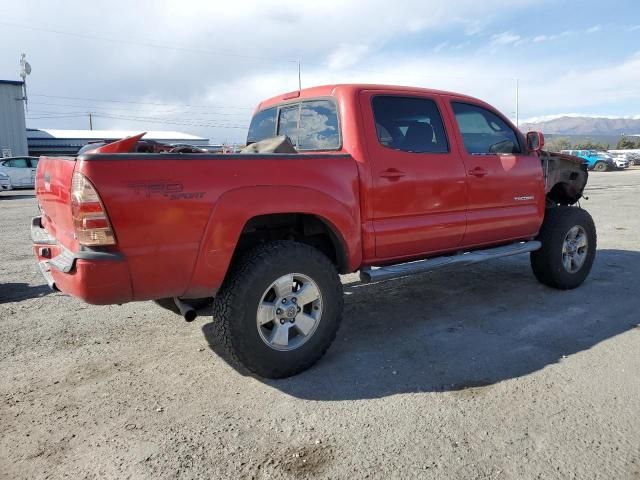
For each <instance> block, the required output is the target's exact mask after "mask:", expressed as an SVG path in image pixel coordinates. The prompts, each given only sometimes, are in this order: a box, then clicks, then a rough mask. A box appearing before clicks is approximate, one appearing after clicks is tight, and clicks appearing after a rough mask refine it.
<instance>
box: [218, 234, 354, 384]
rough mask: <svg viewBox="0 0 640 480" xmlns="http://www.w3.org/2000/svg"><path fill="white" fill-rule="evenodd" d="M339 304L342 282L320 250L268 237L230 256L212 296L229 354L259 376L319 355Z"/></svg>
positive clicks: (287, 372)
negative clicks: (240, 254) (241, 253)
mask: <svg viewBox="0 0 640 480" xmlns="http://www.w3.org/2000/svg"><path fill="white" fill-rule="evenodd" d="M342 306H343V298H342V283H341V282H340V277H339V276H338V272H337V271H336V268H335V266H334V265H333V264H332V263H331V261H330V260H329V259H328V258H327V257H326V256H325V255H323V254H322V253H321V252H320V251H318V250H316V249H315V248H313V247H310V246H309V245H305V244H301V243H297V242H291V241H277V242H272V243H268V244H265V245H261V246H259V247H257V248H255V249H254V250H252V251H250V252H248V253H247V254H246V255H244V257H243V258H241V259H240V260H239V261H238V262H236V265H235V266H234V268H233V269H232V271H231V272H230V273H229V275H228V277H227V279H226V280H225V283H224V285H223V286H222V288H221V289H220V292H218V295H217V296H216V298H215V300H214V303H213V316H214V332H215V335H216V336H217V337H218V340H219V341H220V343H222V344H223V345H224V347H225V349H226V350H227V352H228V354H229V356H230V357H231V360H232V361H234V362H236V363H239V364H242V365H243V366H244V367H246V368H247V369H249V370H251V371H252V372H254V373H256V374H258V375H260V376H263V377H267V378H282V377H288V376H291V375H295V374H297V373H300V372H302V371H303V370H306V369H307V368H309V367H310V366H312V365H313V364H314V363H315V362H317V361H318V360H319V359H320V358H321V357H322V356H323V355H324V353H325V352H326V351H327V349H328V348H329V346H330V345H331V343H332V342H333V340H334V338H335V336H336V333H337V331H338V328H339V326H340V321H341V318H342Z"/></svg>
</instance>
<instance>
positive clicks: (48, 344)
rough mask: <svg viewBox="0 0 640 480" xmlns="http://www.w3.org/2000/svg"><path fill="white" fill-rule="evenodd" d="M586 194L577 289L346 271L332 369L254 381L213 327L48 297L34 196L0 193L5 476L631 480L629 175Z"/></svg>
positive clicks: (634, 218) (634, 317)
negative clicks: (585, 257)
mask: <svg viewBox="0 0 640 480" xmlns="http://www.w3.org/2000/svg"><path fill="white" fill-rule="evenodd" d="M587 196H588V197H589V200H584V201H583V202H582V204H583V206H584V207H586V208H587V209H588V210H589V211H590V212H591V213H592V215H593V216H594V218H595V221H596V225H597V228H598V234H599V238H598V241H599V245H598V247H599V251H598V255H597V258H596V262H595V265H594V268H593V271H592V273H591V276H590V277H589V278H588V280H587V282H586V283H585V284H584V286H582V287H581V288H579V289H577V290H574V291H570V292H560V291H555V290H552V289H549V288H546V287H544V286H542V285H540V284H538V283H537V282H536V281H535V279H534V277H533V275H532V273H531V270H530V268H529V263H528V262H529V261H528V258H527V256H520V257H513V258H509V259H504V260H497V261H493V262H491V263H485V264H478V265H476V266H473V267H471V268H465V269H461V270H450V271H438V272H433V273H430V274H426V275H422V276H419V277H414V278H411V279H404V280H398V281H389V282H383V283H378V284H372V285H359V284H358V283H357V281H356V278H355V276H347V277H344V282H345V284H346V288H345V291H346V297H345V304H346V305H345V316H344V323H343V326H342V329H341V330H340V332H339V334H338V338H337V339H336V342H335V344H334V345H333V347H332V348H331V349H330V350H329V352H328V354H327V355H326V357H325V358H324V359H323V360H322V361H321V362H320V363H319V364H318V365H317V366H315V367H314V368H312V369H311V370H309V371H307V372H305V373H303V374H301V375H299V376H297V377H294V378H290V379H286V380H279V381H265V380H262V379H259V378H254V377H252V376H248V375H246V374H244V373H243V372H238V371H236V370H235V369H233V368H231V367H230V366H229V365H228V364H227V362H226V361H225V360H224V358H222V357H221V356H219V354H218V351H219V345H216V344H215V343H214V342H213V340H211V338H212V335H211V328H210V323H209V322H210V321H211V318H210V317H208V316H207V315H203V316H202V317H200V318H198V319H197V320H196V321H195V322H194V323H192V324H187V323H185V322H184V321H182V320H181V319H180V318H179V317H177V316H175V315H173V314H171V313H169V312H167V311H164V310H162V309H160V308H159V307H157V306H155V305H154V304H152V303H151V302H145V303H132V304H128V305H124V306H105V307H96V306H90V305H85V304H83V303H82V302H79V301H77V300H75V299H73V298H69V297H65V296H63V295H60V294H55V293H52V292H50V291H49V290H48V288H47V287H46V285H44V281H43V279H42V278H41V277H40V274H39V273H38V271H37V267H36V264H35V261H34V259H33V257H32V254H31V247H30V238H29V222H30V217H31V216H33V215H34V214H35V213H36V204H35V200H34V198H33V192H31V191H18V192H11V193H4V194H0V242H1V243H2V245H3V250H2V253H1V254H0V255H1V257H0V258H1V262H0V275H1V276H0V373H1V377H0V399H1V404H0V429H1V431H2V436H1V439H0V478H11V479H13V478H29V479H39V478H63V477H70V478H117V479H122V478H154V479H163V478H172V479H173V478H207V479H208V478H220V479H236V478H256V479H266V478H284V479H288V478H354V479H356V478H358V479H359V478H384V479H388V478H495V479H503V478H504V479H507V478H508V479H529V478H544V479H554V478H559V479H560V478H562V479H564V478H579V479H588V478H602V479H616V480H622V479H636V480H637V479H640V400H639V398H640V381H639V380H638V372H639V371H640V328H639V325H638V323H639V322H640V314H639V312H638V310H639V307H640V301H639V300H638V281H639V279H640V238H639V237H638V233H639V232H640V216H639V215H638V212H639V210H638V198H639V196H640V169H634V170H629V171H624V172H610V173H601V174H593V175H592V176H591V178H590V182H589V189H588V192H587Z"/></svg>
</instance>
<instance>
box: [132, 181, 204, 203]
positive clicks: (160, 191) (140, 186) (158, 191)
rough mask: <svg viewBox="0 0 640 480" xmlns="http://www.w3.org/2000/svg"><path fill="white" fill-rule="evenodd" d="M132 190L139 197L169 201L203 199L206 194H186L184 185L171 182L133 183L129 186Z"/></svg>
mask: <svg viewBox="0 0 640 480" xmlns="http://www.w3.org/2000/svg"><path fill="white" fill-rule="evenodd" d="M127 187H129V188H132V189H133V190H134V191H135V192H136V193H137V194H138V195H144V196H145V197H147V198H151V195H162V196H163V197H167V198H168V199H169V200H190V199H197V198H203V197H204V194H205V193H206V192H185V191H184V187H183V186H182V183H180V182H173V181H171V180H158V181H151V182H146V181H140V182H132V183H129V184H128V185H127Z"/></svg>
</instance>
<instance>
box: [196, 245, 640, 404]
mask: <svg viewBox="0 0 640 480" xmlns="http://www.w3.org/2000/svg"><path fill="white" fill-rule="evenodd" d="M637 278H640V252H633V251H624V250H599V251H598V255H597V257H596V262H595V264H594V267H593V270H592V272H591V275H590V276H589V278H588V279H587V281H586V282H585V284H584V285H583V286H581V287H580V288H578V289H576V290H572V291H558V290H554V289H551V288H547V287H545V286H543V285H541V284H539V283H538V282H537V281H536V280H535V278H534V277H533V274H532V273H531V269H530V267H529V261H528V257H527V256H518V257H512V258H506V259H501V260H496V261H493V262H488V263H485V264H478V265H475V266H472V267H468V268H466V269H460V270H449V271H444V270H440V271H435V272H432V273H430V274H424V275H421V276H416V277H412V278H406V279H401V280H393V281H387V282H381V283H377V284H369V285H365V284H360V283H352V284H348V285H345V312H344V320H343V324H342V328H341V330H340V331H339V332H338V336H337V338H336V341H335V342H334V344H333V346H332V347H331V348H330V349H329V351H328V352H327V355H326V356H325V357H324V358H323V359H322V360H321V361H320V362H319V363H318V364H317V365H316V366H315V367H313V368H312V369H310V370H308V371H306V372H303V373H302V374H300V375H297V376H295V377H292V378H288V379H283V380H265V379H260V378H258V380H261V381H263V382H265V383H266V384H268V385H270V386H271V387H273V388H276V389H278V390H281V391H283V392H285V393H288V394H289V395H292V396H294V397H298V398H304V399H311V400H325V401H330V400H354V399H367V398H379V397H384V396H388V395H394V394H397V393H405V392H425V391H426V392H435V391H467V392H470V393H472V394H474V395H476V394H481V393H484V392H488V391H489V390H490V388H491V386H492V385H494V384H496V383H498V382H500V381H503V380H508V379H511V378H517V377H522V376H524V375H527V374H530V373H533V372H536V371H538V370H540V369H542V368H545V367H546V366H548V365H552V364H555V363H559V362H562V361H564V359H565V358H566V357H569V356H571V355H574V354H577V353H579V352H581V351H583V350H587V349H589V348H591V347H593V346H595V345H597V344H598V343H600V342H602V341H604V340H607V339H609V338H612V337H614V336H616V335H619V334H621V333H624V332H626V331H628V330H631V329H634V328H638V323H639V322H640V320H639V318H638V313H637V301H636V300H635V299H636V294H637V293H636V290H637V285H636V284H635V283H636V282H637ZM203 332H204V335H205V337H206V338H207V339H208V340H209V343H210V346H211V348H212V349H213V350H214V351H215V352H216V353H218V354H219V355H221V356H222V357H223V358H224V357H225V355H224V353H222V352H221V350H222V348H221V346H220V345H218V344H216V343H215V341H214V339H213V335H212V331H211V324H208V325H205V326H204V327H203ZM240 373H242V374H243V375H246V374H247V373H246V372H240Z"/></svg>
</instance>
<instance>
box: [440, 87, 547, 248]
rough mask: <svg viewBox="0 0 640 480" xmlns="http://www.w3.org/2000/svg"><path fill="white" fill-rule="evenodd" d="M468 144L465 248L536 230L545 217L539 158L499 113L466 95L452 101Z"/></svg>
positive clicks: (464, 154) (463, 140)
mask: <svg viewBox="0 0 640 480" xmlns="http://www.w3.org/2000/svg"><path fill="white" fill-rule="evenodd" d="M449 108H451V109H452V113H453V116H454V118H455V120H456V123H457V127H458V129H457V132H456V134H457V135H458V137H459V138H460V140H461V142H459V143H461V144H462V145H463V146H464V151H463V152H462V159H463V161H464V164H465V168H466V171H467V185H468V192H469V205H468V210H467V230H466V233H465V236H464V240H463V242H462V244H463V246H465V247H473V246H481V245H488V244H495V243H501V242H507V241H511V240H519V239H525V238H529V237H532V236H534V235H536V233H537V232H538V229H539V227H540V224H541V222H542V218H543V217H544V208H545V192H544V181H543V178H542V166H541V163H540V159H539V158H538V156H537V155H535V154H533V153H528V152H527V151H526V146H525V145H523V143H524V142H523V141H522V139H521V138H520V136H519V135H518V134H517V133H516V131H515V130H514V129H513V128H512V127H511V126H510V125H509V124H508V123H507V122H506V121H505V120H504V119H502V118H501V117H500V116H499V115H497V113H495V112H493V111H491V110H489V109H487V108H485V107H483V106H480V105H476V104H473V103H469V102H468V100H466V99H464V100H461V101H453V102H451V104H450V106H449Z"/></svg>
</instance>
